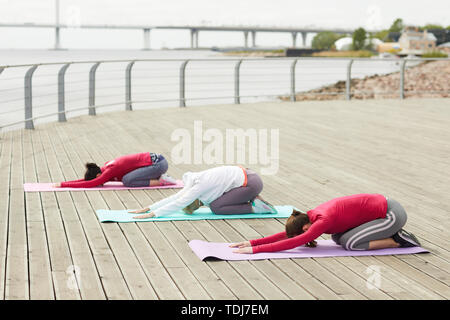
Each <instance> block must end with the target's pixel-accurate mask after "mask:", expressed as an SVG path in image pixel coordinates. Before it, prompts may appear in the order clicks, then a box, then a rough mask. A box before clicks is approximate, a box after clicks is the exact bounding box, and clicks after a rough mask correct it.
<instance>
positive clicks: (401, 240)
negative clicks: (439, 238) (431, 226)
mask: <svg viewBox="0 0 450 320" xmlns="http://www.w3.org/2000/svg"><path fill="white" fill-rule="evenodd" d="M392 239H394V241H395V242H397V243H398V244H400V248H407V247H419V246H420V242H419V240H417V238H416V237H415V236H414V235H413V234H412V233H409V232H408V231H405V230H403V229H401V230H400V231H399V232H397V233H396V234H394V235H393V236H392Z"/></svg>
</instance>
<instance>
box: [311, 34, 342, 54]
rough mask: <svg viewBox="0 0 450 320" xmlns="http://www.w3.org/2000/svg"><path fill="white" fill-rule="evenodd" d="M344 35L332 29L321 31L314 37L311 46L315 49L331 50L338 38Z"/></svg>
mask: <svg viewBox="0 0 450 320" xmlns="http://www.w3.org/2000/svg"><path fill="white" fill-rule="evenodd" d="M342 37H343V36H341V35H338V34H336V33H334V32H331V31H324V32H319V33H318V34H316V36H315V37H314V39H313V41H312V43H311V46H312V48H313V49H317V50H330V49H333V48H334V43H335V42H336V40H338V39H340V38H342Z"/></svg>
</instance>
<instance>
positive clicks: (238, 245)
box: [230, 241, 252, 248]
mask: <svg viewBox="0 0 450 320" xmlns="http://www.w3.org/2000/svg"><path fill="white" fill-rule="evenodd" d="M251 246H252V245H251V244H250V241H243V242H238V243H233V244H230V248H247V247H251Z"/></svg>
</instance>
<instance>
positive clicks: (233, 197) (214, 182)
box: [130, 166, 276, 219]
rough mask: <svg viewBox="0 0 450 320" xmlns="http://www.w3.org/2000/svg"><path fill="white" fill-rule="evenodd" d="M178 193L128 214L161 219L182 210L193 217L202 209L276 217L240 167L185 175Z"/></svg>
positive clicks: (255, 179)
mask: <svg viewBox="0 0 450 320" xmlns="http://www.w3.org/2000/svg"><path fill="white" fill-rule="evenodd" d="M183 183H184V187H183V189H182V190H181V191H179V192H178V193H176V194H174V195H172V196H170V197H167V198H165V199H162V200H160V201H158V202H156V203H154V204H152V205H150V206H148V207H145V208H142V209H139V210H134V211H130V212H131V213H145V214H143V215H139V216H135V217H134V218H136V219H144V218H150V217H161V216H165V215H170V214H171V213H174V212H177V211H180V210H184V211H185V212H186V213H192V212H193V211H194V210H196V209H197V208H198V207H200V206H202V205H206V206H209V207H210V209H211V211H212V212H213V213H215V214H245V213H276V210H275V208H274V207H273V206H272V205H270V204H269V203H267V202H266V201H264V200H263V199H262V198H261V197H259V193H260V192H261V191H262V188H263V183H262V180H261V178H260V177H259V176H258V175H257V174H256V173H255V172H254V171H252V170H250V169H246V168H243V167H241V166H221V167H216V168H211V169H208V170H204V171H200V172H186V173H185V174H184V175H183Z"/></svg>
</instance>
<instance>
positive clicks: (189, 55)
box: [0, 50, 399, 128]
mask: <svg viewBox="0 0 450 320" xmlns="http://www.w3.org/2000/svg"><path fill="white" fill-rule="evenodd" d="M218 58H220V59H227V60H228V61H226V60H225V61H222V60H221V61H217V60H216V61H215V60H212V61H211V60H210V61H191V62H189V63H188V65H187V67H186V87H185V88H186V105H187V106H188V107H192V106H197V105H205V104H231V103H234V90H235V89H234V86H235V82H234V81H235V79H234V67H235V64H236V60H235V59H236V58H237V57H229V56H224V55H222V54H221V53H219V52H215V51H209V50H151V51H142V50H60V51H54V50H0V65H3V66H4V65H16V64H32V63H44V62H73V61H95V60H132V59H218ZM182 62H183V61H182V60H180V61H149V62H136V63H135V65H134V66H133V69H132V100H133V109H149V108H162V107H178V106H179V103H180V101H179V83H180V78H179V74H180V66H181V64H182ZM291 63H292V59H281V60H280V59H271V58H267V59H263V60H258V61H244V62H243V63H242V64H241V68H240V95H241V96H242V97H241V99H240V100H241V103H246V102H257V101H279V99H278V96H280V95H289V94H290V83H291V82H290V79H291V76H290V66H291ZM347 63H348V61H347V60H341V59H334V60H333V59H315V60H310V59H300V60H299V61H298V63H297V65H296V72H295V79H296V91H297V92H300V91H306V90H311V89H314V88H318V87H321V86H324V85H327V84H332V83H335V82H336V81H339V80H345V79H346V72H347ZM92 65H93V64H92V63H86V64H74V65H71V66H70V67H69V68H68V69H67V72H66V76H65V101H66V110H67V111H68V114H67V117H68V118H70V117H73V116H77V115H81V114H87V109H86V108H87V107H88V105H89V100H88V99H89V96H88V92H89V82H88V80H89V69H90V68H91V66H92ZM61 66H62V65H52V66H39V67H38V68H37V69H36V71H35V72H34V74H33V117H42V116H44V115H48V114H51V113H55V112H57V108H58V104H57V103H58V85H57V84H58V82H57V75H58V71H59V69H60V68H61ZM126 66H127V62H125V63H124V62H115V63H103V64H100V66H99V67H98V69H97V73H96V99H95V104H96V105H97V106H100V107H99V108H98V109H97V112H98V113H100V112H107V111H114V110H124V109H125V103H124V101H125V68H126ZM28 68H29V67H20V68H11V69H9V68H8V69H5V70H4V71H3V73H1V74H0V127H1V126H4V125H5V124H9V123H12V122H16V121H21V120H23V119H24V75H25V73H26V71H27V69H28ZM398 69H399V66H398V63H397V62H395V61H385V60H380V59H372V61H355V62H354V64H353V66H352V77H353V78H355V77H365V76H368V75H373V74H385V73H390V72H394V71H398ZM80 108H83V109H84V110H77V111H75V110H76V109H80ZM56 120H57V115H52V116H48V117H42V118H39V119H37V120H36V121H35V124H38V123H42V122H45V121H56ZM16 127H23V124H20V125H16V126H14V128H16Z"/></svg>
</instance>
